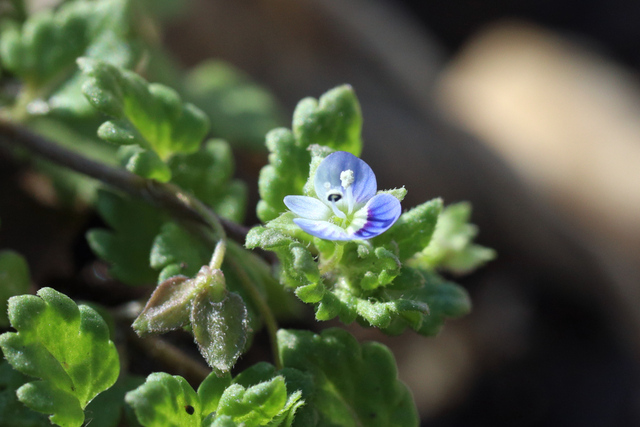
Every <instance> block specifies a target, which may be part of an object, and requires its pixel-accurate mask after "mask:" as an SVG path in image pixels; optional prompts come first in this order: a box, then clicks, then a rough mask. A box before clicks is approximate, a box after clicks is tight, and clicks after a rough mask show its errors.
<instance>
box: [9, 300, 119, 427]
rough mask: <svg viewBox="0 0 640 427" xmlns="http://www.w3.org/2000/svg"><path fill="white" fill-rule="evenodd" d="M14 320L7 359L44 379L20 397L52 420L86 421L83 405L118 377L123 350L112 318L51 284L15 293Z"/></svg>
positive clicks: (21, 391) (63, 423) (62, 423)
mask: <svg viewBox="0 0 640 427" xmlns="http://www.w3.org/2000/svg"><path fill="white" fill-rule="evenodd" d="M9 319H10V320H11V325H12V326H13V327H14V328H15V329H16V330H17V331H18V332H17V333H11V332H7V333H5V334H2V335H1V336H0V347H1V348H2V351H3V352H4V355H5V358H6V359H7V361H8V362H9V363H10V364H11V365H12V366H13V367H14V368H15V369H16V370H18V371H20V372H22V373H23V374H25V375H30V376H33V377H37V378H40V379H41V380H40V381H34V382H30V383H27V384H25V385H23V386H22V387H20V388H19V389H18V391H17V395H18V399H19V400H20V401H21V402H23V403H24V404H25V405H27V406H28V407H30V408H31V409H33V410H36V411H39V412H43V413H46V414H52V415H51V416H50V420H51V422H52V423H55V424H58V425H60V426H80V425H81V424H82V422H83V420H84V413H83V409H84V408H85V407H86V406H87V404H88V403H89V402H90V401H91V400H92V399H93V398H94V397H95V396H96V395H97V394H98V393H100V392H102V391H104V390H106V389H107V388H109V387H111V386H112V385H113V384H114V383H115V381H116V379H117V377H118V372H119V369H120V365H119V362H118V353H117V351H116V348H115V345H114V344H113V342H111V340H109V329H108V328H107V325H106V323H105V322H104V320H103V319H102V318H101V317H100V316H99V315H98V314H97V313H96V312H95V310H93V309H92V308H89V307H87V306H84V305H81V306H77V305H76V304H75V303H74V302H73V301H72V300H71V299H69V298H68V297H66V296H65V295H63V294H61V293H59V292H57V291H55V290H53V289H51V288H43V289H40V291H38V296H33V295H22V296H18V297H13V298H11V299H10V300H9Z"/></svg>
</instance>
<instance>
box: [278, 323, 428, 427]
mask: <svg viewBox="0 0 640 427" xmlns="http://www.w3.org/2000/svg"><path fill="white" fill-rule="evenodd" d="M278 348H279V351H280V357H281V358H282V362H283V364H284V365H285V366H286V367H288V368H295V369H298V370H301V371H303V372H309V373H310V374H311V375H312V377H313V381H314V386H315V392H314V394H313V395H312V397H311V398H310V399H309V400H308V401H307V402H306V404H307V405H310V406H313V407H314V408H316V409H317V413H318V416H319V417H320V419H319V421H318V425H321V426H325V425H326V426H328V425H331V426H370V427H375V426H381V427H387V426H391V425H393V426H399V427H400V426H417V425H418V423H419V420H418V414H417V410H416V408H415V406H414V403H413V398H412V396H411V392H410V391H409V390H408V389H407V387H406V386H405V385H404V384H403V383H402V382H401V381H400V380H398V377H397V376H398V374H397V371H396V364H395V361H394V359H393V355H392V354H391V352H390V351H389V349H388V348H386V347H385V346H383V345H382V344H379V343H365V344H362V345H360V344H358V342H357V341H356V339H355V338H354V337H353V336H351V335H350V334H349V333H348V332H346V331H344V330H342V329H328V330H325V331H323V332H322V333H321V334H320V335H316V334H314V333H312V332H310V331H293V330H280V331H278ZM294 425H300V424H298V423H297V422H296V423H294Z"/></svg>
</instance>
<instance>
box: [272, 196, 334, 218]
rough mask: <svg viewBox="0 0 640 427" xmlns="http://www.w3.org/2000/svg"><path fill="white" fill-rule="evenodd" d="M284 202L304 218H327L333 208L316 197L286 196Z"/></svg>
mask: <svg viewBox="0 0 640 427" xmlns="http://www.w3.org/2000/svg"><path fill="white" fill-rule="evenodd" d="M284 204H285V205H286V206H287V207H288V208H289V210H290V211H291V212H293V213H294V214H296V215H299V216H301V217H302V218H307V219H316V220H327V219H329V218H330V217H331V214H332V211H331V208H329V207H328V206H327V205H325V204H324V203H322V202H321V201H320V200H318V199H316V198H315V197H307V196H287V197H285V198H284Z"/></svg>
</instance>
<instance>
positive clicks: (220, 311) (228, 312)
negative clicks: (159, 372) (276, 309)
mask: <svg viewBox="0 0 640 427" xmlns="http://www.w3.org/2000/svg"><path fill="white" fill-rule="evenodd" d="M191 327H192V329H193V336H194V338H195V341H196V343H197V344H198V348H199V349H200V353H202V355H203V356H204V358H205V359H206V361H207V363H208V364H209V366H211V367H215V368H216V369H218V370H220V371H221V372H228V371H229V370H230V369H231V368H232V367H233V365H234V364H235V363H236V360H238V357H240V355H241V354H242V351H243V350H244V347H245V344H246V342H247V334H248V313H247V307H246V306H245V303H244V301H243V300H242V298H241V297H240V296H238V295H236V294H234V293H228V294H227V295H226V296H225V297H224V298H223V299H222V300H221V301H214V300H212V299H211V297H210V293H209V292H206V291H205V292H202V293H200V294H198V295H197V296H196V297H195V299H194V300H193V308H192V310H191Z"/></svg>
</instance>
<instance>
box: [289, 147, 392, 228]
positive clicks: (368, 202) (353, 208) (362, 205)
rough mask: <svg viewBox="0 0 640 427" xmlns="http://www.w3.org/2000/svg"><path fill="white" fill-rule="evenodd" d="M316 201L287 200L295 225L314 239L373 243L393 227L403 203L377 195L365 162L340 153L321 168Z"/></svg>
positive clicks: (316, 180) (317, 172)
mask: <svg viewBox="0 0 640 427" xmlns="http://www.w3.org/2000/svg"><path fill="white" fill-rule="evenodd" d="M314 187H315V192H316V198H314V197H307V196H287V197H285V198H284V203H285V205H286V206H287V207H288V208H289V209H290V210H291V212H293V213H294V214H296V215H298V216H299V218H295V219H294V220H293V221H294V223H295V224H296V225H298V227H300V228H301V229H303V230H304V231H305V232H307V233H309V234H311V235H312V236H316V237H319V238H321V239H326V240H336V241H348V240H360V239H370V238H372V237H375V236H377V235H379V234H381V233H383V232H385V231H386V230H388V229H389V227H391V226H392V225H393V224H394V223H395V222H396V220H397V219H398V217H399V216H400V214H401V211H402V209H401V207H400V201H399V200H398V199H396V198H395V197H393V196H392V195H390V194H378V195H376V191H377V182H376V176H375V174H374V173H373V171H372V170H371V168H370V167H369V165H367V164H366V163H365V162H364V161H362V160H360V159H359V158H357V157H356V156H354V155H353V154H351V153H347V152H345V151H337V152H335V153H332V154H330V155H329V156H327V157H326V158H325V159H324V160H323V161H322V162H321V163H320V165H319V166H318V169H317V170H316V175H315V178H314Z"/></svg>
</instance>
